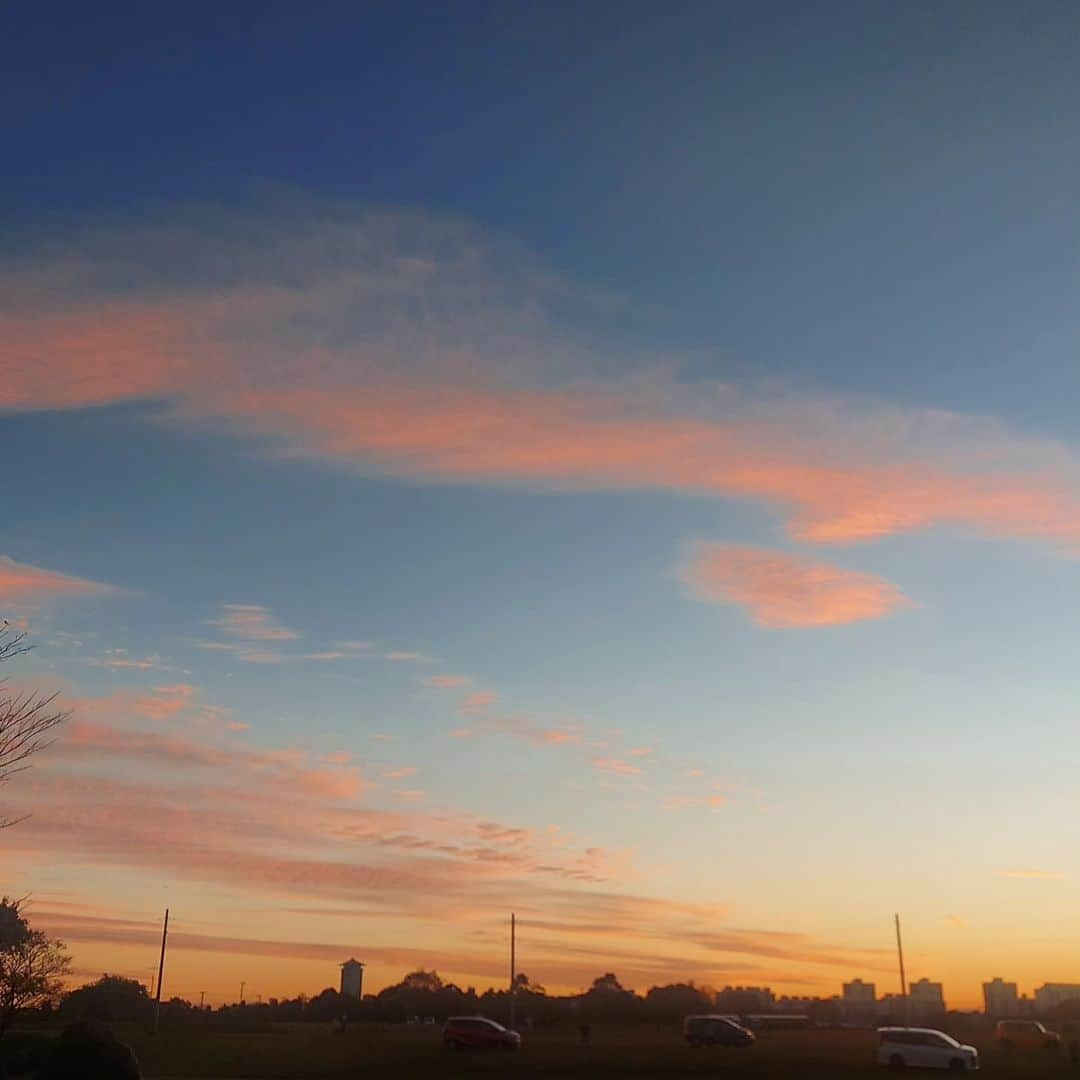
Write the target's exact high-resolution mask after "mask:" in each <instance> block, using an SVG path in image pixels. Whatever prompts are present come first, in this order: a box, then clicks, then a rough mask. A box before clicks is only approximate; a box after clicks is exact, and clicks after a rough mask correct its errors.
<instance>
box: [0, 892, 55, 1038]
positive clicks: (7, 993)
mask: <svg viewBox="0 0 1080 1080" xmlns="http://www.w3.org/2000/svg"><path fill="white" fill-rule="evenodd" d="M0 927H4V928H5V930H4V936H3V939H2V940H0V1039H3V1037H4V1035H5V1034H6V1033H7V1032H8V1031H9V1030H10V1028H11V1026H12V1024H14V1023H15V1021H16V1019H17V1018H18V1016H19V1014H20V1013H21V1012H23V1011H25V1010H27V1009H34V1008H38V1007H40V1006H42V1005H46V1004H51V1003H52V1002H53V1001H55V1000H56V999H57V998H58V997H59V996H60V993H61V990H62V986H63V984H62V978H63V976H64V975H65V974H67V971H68V968H69V967H70V964H71V958H70V957H69V956H68V955H67V953H65V952H64V943H63V942H62V941H55V940H54V939H52V938H50V937H48V936H46V934H45V933H44V931H41V930H32V929H31V928H30V924H29V923H28V922H27V920H26V919H25V917H24V916H23V914H22V912H21V911H20V906H19V902H18V901H16V900H10V899H8V897H6V896H5V897H4V898H3V899H0Z"/></svg>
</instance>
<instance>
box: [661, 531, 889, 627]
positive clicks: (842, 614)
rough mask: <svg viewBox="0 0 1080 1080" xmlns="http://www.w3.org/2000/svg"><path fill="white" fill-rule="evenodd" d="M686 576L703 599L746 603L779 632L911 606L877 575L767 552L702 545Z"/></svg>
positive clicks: (760, 621)
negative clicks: (784, 629) (780, 630)
mask: <svg viewBox="0 0 1080 1080" xmlns="http://www.w3.org/2000/svg"><path fill="white" fill-rule="evenodd" d="M681 574H682V578H683V580H684V581H685V582H686V583H687V584H688V585H689V586H690V588H691V590H692V591H693V592H694V593H695V595H697V596H698V597H699V598H701V599H702V600H707V601H710V602H712V603H718V604H738V605H741V606H742V607H744V608H746V609H747V610H748V611H749V612H750V614H751V616H752V618H753V619H754V621H755V622H756V623H757V624H758V625H759V626H767V627H771V628H777V629H779V628H792V627H807V626H839V625H842V624H844V623H852V622H860V621H863V620H866V619H880V618H882V617H884V616H885V615H888V614H890V613H891V612H893V611H895V610H896V609H897V608H900V607H903V606H906V605H908V604H910V601H909V600H908V599H907V598H906V597H905V596H904V594H903V593H901V592H900V590H899V589H897V588H896V586H895V585H891V584H890V583H889V582H887V581H884V580H883V579H881V578H879V577H875V576H874V575H873V574H866V573H862V572H860V571H856V570H843V569H841V568H840V567H837V566H832V565H830V564H829V563H823V562H814V561H811V560H809V559H806V558H803V557H801V556H798V555H791V554H788V553H786V552H780V551H768V550H765V549H762V548H748V547H728V546H725V545H722V544H698V545H696V546H695V548H694V550H693V553H692V555H691V557H690V559H689V560H688V561H687V563H686V564H685V565H684V566H683V567H682V570H681Z"/></svg>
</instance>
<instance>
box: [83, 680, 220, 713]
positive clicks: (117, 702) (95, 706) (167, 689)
mask: <svg viewBox="0 0 1080 1080" xmlns="http://www.w3.org/2000/svg"><path fill="white" fill-rule="evenodd" d="M196 694H197V691H196V689H195V687H193V686H191V685H190V684H188V683H176V684H173V685H169V686H155V687H154V688H153V689H152V690H151V691H150V692H149V693H139V692H138V691H133V690H116V691H114V692H113V693H111V694H107V695H105V696H103V697H71V698H67V699H65V705H66V707H67V708H69V709H70V710H71V711H72V713H73V715H74V716H75V718H76V719H79V718H84V719H95V718H101V719H103V720H108V721H114V720H117V719H121V718H123V719H130V718H140V719H145V720H155V721H165V720H172V719H174V718H176V717H178V716H180V715H181V714H183V713H184V712H186V711H187V710H188V709H190V708H192V706H193V705H194V704H195V698H196ZM201 708H203V709H205V708H210V706H201Z"/></svg>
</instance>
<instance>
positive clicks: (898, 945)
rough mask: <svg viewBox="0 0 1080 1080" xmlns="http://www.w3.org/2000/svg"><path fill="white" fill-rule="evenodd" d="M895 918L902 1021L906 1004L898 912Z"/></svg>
mask: <svg viewBox="0 0 1080 1080" xmlns="http://www.w3.org/2000/svg"><path fill="white" fill-rule="evenodd" d="M894 918H895V919H896V955H897V957H899V960H900V997H901V999H902V1001H903V1006H904V1022H905V1023H906V1022H907V1019H908V1004H907V979H906V978H905V977H904V943H903V941H901V939H900V914H899V912H897V914H896V915H895V916H894Z"/></svg>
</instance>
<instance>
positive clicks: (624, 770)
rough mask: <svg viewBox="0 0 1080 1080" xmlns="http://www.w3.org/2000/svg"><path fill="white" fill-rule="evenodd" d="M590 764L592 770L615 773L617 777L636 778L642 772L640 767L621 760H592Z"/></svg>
mask: <svg viewBox="0 0 1080 1080" xmlns="http://www.w3.org/2000/svg"><path fill="white" fill-rule="evenodd" d="M592 764H593V768H595V769H599V770H600V771H601V772H609V773H615V774H616V775H617V776H638V775H639V774H640V773H641V772H642V769H641V767H640V766H638V765H633V764H631V763H630V762H629V761H623V760H622V759H621V758H593V759H592Z"/></svg>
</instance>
